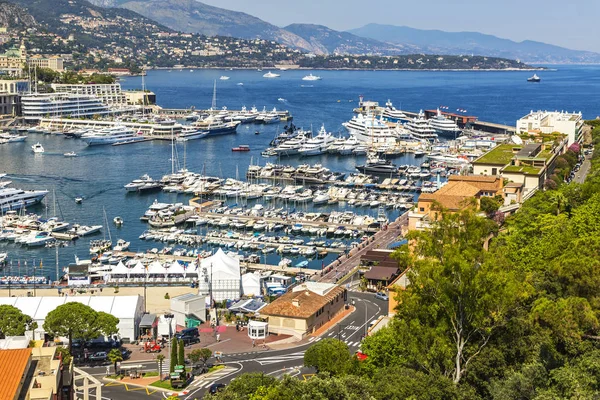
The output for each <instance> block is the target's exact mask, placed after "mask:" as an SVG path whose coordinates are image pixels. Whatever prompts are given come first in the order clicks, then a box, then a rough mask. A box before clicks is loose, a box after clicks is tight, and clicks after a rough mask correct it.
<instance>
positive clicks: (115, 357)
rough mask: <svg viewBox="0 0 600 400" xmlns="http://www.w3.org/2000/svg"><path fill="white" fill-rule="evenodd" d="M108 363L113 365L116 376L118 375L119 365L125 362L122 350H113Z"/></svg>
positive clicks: (109, 354) (109, 353)
mask: <svg viewBox="0 0 600 400" xmlns="http://www.w3.org/2000/svg"><path fill="white" fill-rule="evenodd" d="M108 361H110V362H111V363H113V366H114V368H115V375H117V363H118V362H121V361H123V354H121V350H119V349H112V350H111V351H109V352H108Z"/></svg>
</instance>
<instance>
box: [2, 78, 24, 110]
mask: <svg viewBox="0 0 600 400" xmlns="http://www.w3.org/2000/svg"><path fill="white" fill-rule="evenodd" d="M28 90H29V82H28V81H26V80H24V79H0V116H3V115H11V116H16V115H20V114H21V96H20V94H21V93H25V92H27V91H28Z"/></svg>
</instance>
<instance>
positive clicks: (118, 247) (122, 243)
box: [113, 239, 131, 251]
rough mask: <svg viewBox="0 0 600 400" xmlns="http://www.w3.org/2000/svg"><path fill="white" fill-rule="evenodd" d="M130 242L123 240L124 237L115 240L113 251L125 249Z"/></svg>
mask: <svg viewBox="0 0 600 400" xmlns="http://www.w3.org/2000/svg"><path fill="white" fill-rule="evenodd" d="M130 244H131V243H130V242H127V241H125V240H124V239H119V240H117V244H115V247H113V250H114V251H126V250H127V249H128V248H129V245H130Z"/></svg>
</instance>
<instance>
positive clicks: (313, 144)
mask: <svg viewBox="0 0 600 400" xmlns="http://www.w3.org/2000/svg"><path fill="white" fill-rule="evenodd" d="M334 140H335V139H334V138H333V136H332V135H331V133H327V131H326V130H325V125H323V126H321V129H320V130H319V133H318V134H317V136H315V137H313V138H310V139H308V140H307V141H306V143H305V144H304V145H303V146H302V147H301V148H300V149H299V150H298V153H300V155H302V156H315V155H319V154H323V153H325V152H327V149H328V148H329V146H331V144H332V143H333V141H334Z"/></svg>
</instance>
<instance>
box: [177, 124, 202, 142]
mask: <svg viewBox="0 0 600 400" xmlns="http://www.w3.org/2000/svg"><path fill="white" fill-rule="evenodd" d="M207 136H208V131H203V130H202V129H198V128H194V127H191V126H186V127H184V128H182V129H181V133H180V134H179V135H177V139H176V140H177V141H178V142H187V141H188V140H194V139H203V138H205V137H207Z"/></svg>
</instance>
